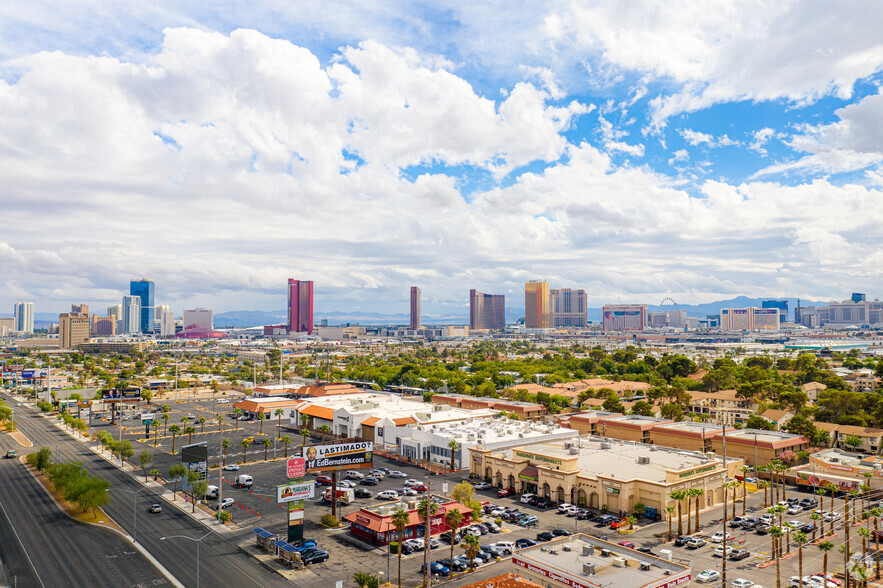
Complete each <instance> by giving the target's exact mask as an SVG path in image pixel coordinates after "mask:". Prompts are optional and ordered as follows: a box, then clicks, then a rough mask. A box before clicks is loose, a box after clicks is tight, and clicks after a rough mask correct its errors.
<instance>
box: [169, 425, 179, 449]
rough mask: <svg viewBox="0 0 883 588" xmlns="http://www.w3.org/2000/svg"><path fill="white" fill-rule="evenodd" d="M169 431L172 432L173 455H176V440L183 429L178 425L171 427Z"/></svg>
mask: <svg viewBox="0 0 883 588" xmlns="http://www.w3.org/2000/svg"><path fill="white" fill-rule="evenodd" d="M169 431H171V432H172V453H175V438H176V437H177V436H178V433H180V432H181V427H179V426H178V425H172V426H171V427H169Z"/></svg>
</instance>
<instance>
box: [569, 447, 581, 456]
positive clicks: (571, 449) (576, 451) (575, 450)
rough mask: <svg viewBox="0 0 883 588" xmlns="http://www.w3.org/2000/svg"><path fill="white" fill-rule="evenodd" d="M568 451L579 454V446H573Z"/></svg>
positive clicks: (571, 453)
mask: <svg viewBox="0 0 883 588" xmlns="http://www.w3.org/2000/svg"><path fill="white" fill-rule="evenodd" d="M568 452H569V453H570V455H579V448H577V447H571V448H570V449H569V450H568Z"/></svg>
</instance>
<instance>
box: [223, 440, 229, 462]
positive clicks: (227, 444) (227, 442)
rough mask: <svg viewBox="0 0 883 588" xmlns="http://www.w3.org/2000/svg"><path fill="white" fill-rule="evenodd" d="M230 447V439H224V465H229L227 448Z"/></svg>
mask: <svg viewBox="0 0 883 588" xmlns="http://www.w3.org/2000/svg"><path fill="white" fill-rule="evenodd" d="M228 447H230V440H229V439H224V440H222V441H221V448H223V450H224V460H223V461H224V465H227V448H228Z"/></svg>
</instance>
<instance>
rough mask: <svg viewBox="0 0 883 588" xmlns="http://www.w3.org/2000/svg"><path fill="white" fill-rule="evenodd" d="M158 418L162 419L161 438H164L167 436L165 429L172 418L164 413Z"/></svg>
mask: <svg viewBox="0 0 883 588" xmlns="http://www.w3.org/2000/svg"><path fill="white" fill-rule="evenodd" d="M159 418H161V419H162V436H163V437H165V436H166V435H167V434H168V429H167V427H168V424H169V419H170V418H172V417H171V416H170V415H169V413H167V412H164V413H163V415H162V416H161V417H159Z"/></svg>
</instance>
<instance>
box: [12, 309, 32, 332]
mask: <svg viewBox="0 0 883 588" xmlns="http://www.w3.org/2000/svg"><path fill="white" fill-rule="evenodd" d="M13 316H14V317H15V328H14V329H13V331H15V332H17V333H33V332H34V303H33V302H16V304H15V307H14V308H13Z"/></svg>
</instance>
